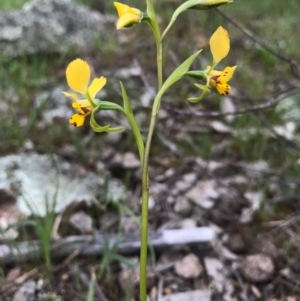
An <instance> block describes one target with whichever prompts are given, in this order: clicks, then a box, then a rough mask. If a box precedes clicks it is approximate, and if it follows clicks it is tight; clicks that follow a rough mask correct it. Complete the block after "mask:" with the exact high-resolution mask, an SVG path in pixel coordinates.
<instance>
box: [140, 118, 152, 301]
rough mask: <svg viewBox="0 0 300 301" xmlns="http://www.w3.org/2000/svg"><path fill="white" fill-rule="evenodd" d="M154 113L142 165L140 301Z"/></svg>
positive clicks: (143, 296) (143, 286)
mask: <svg viewBox="0 0 300 301" xmlns="http://www.w3.org/2000/svg"><path fill="white" fill-rule="evenodd" d="M155 121H156V115H152V116H151V122H150V126H149V132H148V137H147V142H146V148H145V155H144V160H143V165H142V216H141V252H140V301H146V300H147V251H148V201H149V176H148V166H149V153H150V147H151V141H152V136H153V131H154V127H155Z"/></svg>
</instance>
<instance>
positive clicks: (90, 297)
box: [86, 276, 96, 301]
mask: <svg viewBox="0 0 300 301" xmlns="http://www.w3.org/2000/svg"><path fill="white" fill-rule="evenodd" d="M95 282H96V278H95V277H94V276H93V277H92V280H91V282H90V284H89V290H88V295H87V298H86V301H93V300H94V293H95Z"/></svg>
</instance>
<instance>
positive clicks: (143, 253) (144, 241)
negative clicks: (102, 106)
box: [140, 1, 163, 301]
mask: <svg viewBox="0 0 300 301" xmlns="http://www.w3.org/2000/svg"><path fill="white" fill-rule="evenodd" d="M148 4H150V5H151V6H152V3H151V1H150V3H148ZM152 22H153V20H152ZM149 25H150V27H151V29H152V31H153V34H154V37H155V42H156V48H157V54H156V61H157V85H158V91H159V90H160V89H161V87H162V84H163V76H162V70H163V68H162V42H161V40H160V32H159V27H158V24H157V21H156V20H155V22H154V23H151V22H149ZM157 99H158V100H157ZM155 102H160V98H157V97H156V98H155V101H154V104H155ZM157 105H158V106H159V104H157ZM156 116H157V113H156V112H155V113H152V116H151V121H150V125H149V131H148V136H147V141H146V147H145V152H144V159H143V161H142V215H141V250H140V301H147V255H148V254H147V252H148V202H149V174H148V166H149V154H150V148H151V141H152V136H153V132H154V128H155V123H156Z"/></svg>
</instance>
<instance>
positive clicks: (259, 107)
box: [164, 85, 300, 118]
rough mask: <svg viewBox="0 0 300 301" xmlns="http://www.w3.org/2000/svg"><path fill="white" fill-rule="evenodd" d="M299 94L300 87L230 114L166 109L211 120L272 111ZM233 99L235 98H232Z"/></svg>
mask: <svg viewBox="0 0 300 301" xmlns="http://www.w3.org/2000/svg"><path fill="white" fill-rule="evenodd" d="M297 93H300V85H298V86H295V87H292V88H289V89H287V90H285V91H282V92H280V93H278V94H276V95H270V96H268V97H265V100H264V101H265V103H264V104H261V105H257V106H252V107H247V108H245V109H241V110H236V111H230V112H218V111H209V112H205V111H192V110H189V111H183V110H179V109H174V107H173V106H171V105H168V106H166V105H165V106H164V108H165V109H166V110H168V111H170V112H173V113H175V114H178V115H182V116H196V117H207V118H209V117H223V116H229V115H241V114H245V113H252V112H257V111H262V110H267V109H271V108H273V107H274V106H276V105H277V104H278V103H279V102H280V101H282V100H283V99H286V98H288V97H290V96H293V95H295V94H297ZM227 97H229V96H227ZM231 98H233V97H231ZM243 101H244V100H243ZM251 101H254V100H251Z"/></svg>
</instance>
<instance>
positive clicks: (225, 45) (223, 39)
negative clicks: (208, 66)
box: [209, 26, 230, 67]
mask: <svg viewBox="0 0 300 301" xmlns="http://www.w3.org/2000/svg"><path fill="white" fill-rule="evenodd" d="M209 45H210V51H211V53H212V56H213V67H214V66H216V65H217V64H218V63H219V62H220V61H221V60H222V59H223V58H224V57H226V56H227V54H228V52H229V49H230V39H229V35H228V32H227V30H226V29H224V28H223V27H222V26H220V27H219V28H218V29H217V30H216V31H215V32H214V34H213V35H212V36H211V38H210V40H209Z"/></svg>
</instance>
